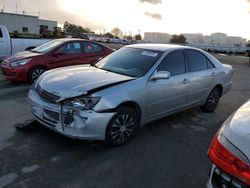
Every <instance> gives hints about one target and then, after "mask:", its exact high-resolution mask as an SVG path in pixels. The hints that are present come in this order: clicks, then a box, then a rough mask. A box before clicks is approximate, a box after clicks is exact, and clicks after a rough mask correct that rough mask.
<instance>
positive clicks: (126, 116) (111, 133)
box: [106, 107, 138, 146]
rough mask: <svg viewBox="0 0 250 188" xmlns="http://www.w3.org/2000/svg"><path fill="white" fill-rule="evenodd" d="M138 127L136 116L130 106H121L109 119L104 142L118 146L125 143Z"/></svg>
mask: <svg viewBox="0 0 250 188" xmlns="http://www.w3.org/2000/svg"><path fill="white" fill-rule="evenodd" d="M137 128H138V117H137V115H136V113H135V111H134V110H133V109H131V108H130V107H121V108H120V109H118V111H117V114H116V115H115V116H114V117H113V118H112V119H111V120H110V122H109V124H108V127H107V130H106V144H107V145H109V146H118V145H122V144H125V143H127V142H128V141H129V140H130V139H131V138H132V137H133V136H134V134H135V132H136V130H137Z"/></svg>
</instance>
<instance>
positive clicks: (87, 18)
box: [0, 0, 250, 39]
mask: <svg viewBox="0 0 250 188" xmlns="http://www.w3.org/2000/svg"><path fill="white" fill-rule="evenodd" d="M16 5H17V11H18V13H21V12H22V11H25V14H32V15H39V13H38V12H40V17H41V18H44V19H52V20H56V21H58V23H60V24H62V23H63V22H64V21H66V20H67V21H69V22H71V23H74V24H79V25H82V26H84V27H90V28H91V29H93V30H95V31H97V32H104V31H105V32H107V31H110V30H111V29H112V28H114V27H119V28H120V29H122V30H123V32H126V33H127V34H129V32H132V33H133V34H136V33H138V32H139V31H140V33H141V34H143V32H146V31H152V32H167V33H170V34H174V33H176V34H179V33H203V34H210V33H214V32H223V33H227V34H228V35H233V36H242V37H245V38H248V39H250V0H0V8H1V9H2V8H4V9H5V12H16Z"/></svg>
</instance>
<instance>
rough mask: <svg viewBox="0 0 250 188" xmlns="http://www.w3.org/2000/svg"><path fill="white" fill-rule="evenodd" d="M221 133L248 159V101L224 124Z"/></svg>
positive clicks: (249, 105)
mask: <svg viewBox="0 0 250 188" xmlns="http://www.w3.org/2000/svg"><path fill="white" fill-rule="evenodd" d="M222 131H223V134H224V135H225V136H226V137H227V138H228V139H229V140H230V141H231V142H232V143H233V144H234V145H235V146H236V147H238V148H239V149H240V150H241V151H242V152H243V153H244V154H245V155H246V156H247V157H248V158H249V159H250V147H249V145H250V100H248V101H247V102H246V103H245V104H243V105H242V106H241V107H240V108H239V109H238V110H237V111H236V112H235V113H234V114H232V115H231V116H230V117H229V118H228V119H227V120H226V121H225V122H224V126H223V127H222Z"/></svg>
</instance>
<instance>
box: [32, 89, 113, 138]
mask: <svg viewBox="0 0 250 188" xmlns="http://www.w3.org/2000/svg"><path fill="white" fill-rule="evenodd" d="M28 96H29V101H30V105H31V108H32V107H33V106H36V107H39V108H41V109H43V115H42V116H40V117H38V115H37V114H35V113H34V112H32V115H33V116H34V117H35V119H36V120H37V121H39V122H40V123H41V124H42V125H43V126H45V127H47V128H49V129H51V130H53V131H55V132H57V133H59V134H61V135H64V136H67V137H70V138H76V139H82V140H105V136H106V127H107V125H108V123H109V121H110V120H111V118H112V117H113V116H114V115H115V112H112V113H97V112H95V111H93V110H88V111H78V112H74V115H72V116H71V117H70V118H72V119H74V120H73V122H71V123H70V125H65V124H66V123H65V122H66V121H67V120H68V119H67V118H68V116H67V113H68V112H66V110H65V109H64V110H63V115H61V110H60V108H61V105H59V104H52V103H49V102H47V101H46V100H44V99H43V98H41V97H40V96H39V94H37V93H36V92H35V91H33V90H30V92H29V94H28ZM32 111H33V110H32ZM71 113H72V112H71ZM66 116H67V117H66ZM72 119H71V120H72Z"/></svg>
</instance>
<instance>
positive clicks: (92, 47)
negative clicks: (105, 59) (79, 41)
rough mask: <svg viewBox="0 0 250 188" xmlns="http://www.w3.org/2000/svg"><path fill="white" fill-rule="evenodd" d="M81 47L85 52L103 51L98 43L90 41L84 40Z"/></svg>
mask: <svg viewBox="0 0 250 188" xmlns="http://www.w3.org/2000/svg"><path fill="white" fill-rule="evenodd" d="M83 49H84V52H86V53H95V52H101V51H103V49H102V47H101V46H100V45H98V44H95V43H90V42H84V43H83Z"/></svg>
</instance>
